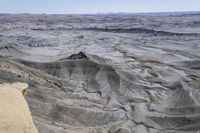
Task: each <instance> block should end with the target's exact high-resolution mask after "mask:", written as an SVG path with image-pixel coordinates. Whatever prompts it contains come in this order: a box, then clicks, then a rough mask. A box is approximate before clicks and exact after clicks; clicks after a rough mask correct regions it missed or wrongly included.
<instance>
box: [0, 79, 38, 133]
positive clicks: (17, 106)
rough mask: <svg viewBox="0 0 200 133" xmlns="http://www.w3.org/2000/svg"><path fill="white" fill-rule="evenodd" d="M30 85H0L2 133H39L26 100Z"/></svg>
mask: <svg viewBox="0 0 200 133" xmlns="http://www.w3.org/2000/svg"><path fill="white" fill-rule="evenodd" d="M27 88H28V84H26V83H18V82H16V83H13V84H0V133H38V132H37V129H36V128H35V125H34V124H33V120H32V117H31V113H30V111H29V107H28V104H27V102H26V100H25V99H24V96H23V94H25V92H26V89H27Z"/></svg>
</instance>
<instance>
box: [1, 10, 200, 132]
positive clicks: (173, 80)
mask: <svg viewBox="0 0 200 133" xmlns="http://www.w3.org/2000/svg"><path fill="white" fill-rule="evenodd" d="M10 82H26V83H28V84H29V88H28V91H27V95H26V100H27V102H28V105H29V108H30V110H31V113H32V118H33V121H34V123H35V126H36V128H37V130H38V132H39V133H196V132H197V131H198V130H200V14H176V15H158V14H157V15H142V14H140V15H134V14H97V15H45V14H41V15H30V14H15V15H14V14H1V15H0V83H10Z"/></svg>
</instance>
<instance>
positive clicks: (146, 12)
mask: <svg viewBox="0 0 200 133" xmlns="http://www.w3.org/2000/svg"><path fill="white" fill-rule="evenodd" d="M192 12H193V13H200V10H199V11H158V12H157V11H155V12H154V11H153V12H149V11H144V12H96V13H29V12H21V13H11V12H10V13H9V12H7V13H6V12H5V13H3V12H2V13H1V12H0V14H10V15H20V14H30V15H98V14H157V13H160V14H170V13H192Z"/></svg>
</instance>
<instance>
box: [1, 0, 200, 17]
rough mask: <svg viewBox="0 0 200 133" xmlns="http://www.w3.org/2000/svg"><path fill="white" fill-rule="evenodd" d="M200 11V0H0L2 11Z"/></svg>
mask: <svg viewBox="0 0 200 133" xmlns="http://www.w3.org/2000/svg"><path fill="white" fill-rule="evenodd" d="M167 11H200V0H0V13H54V14H56V13H58V14H60V13H62V14H64V13H107V12H167Z"/></svg>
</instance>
